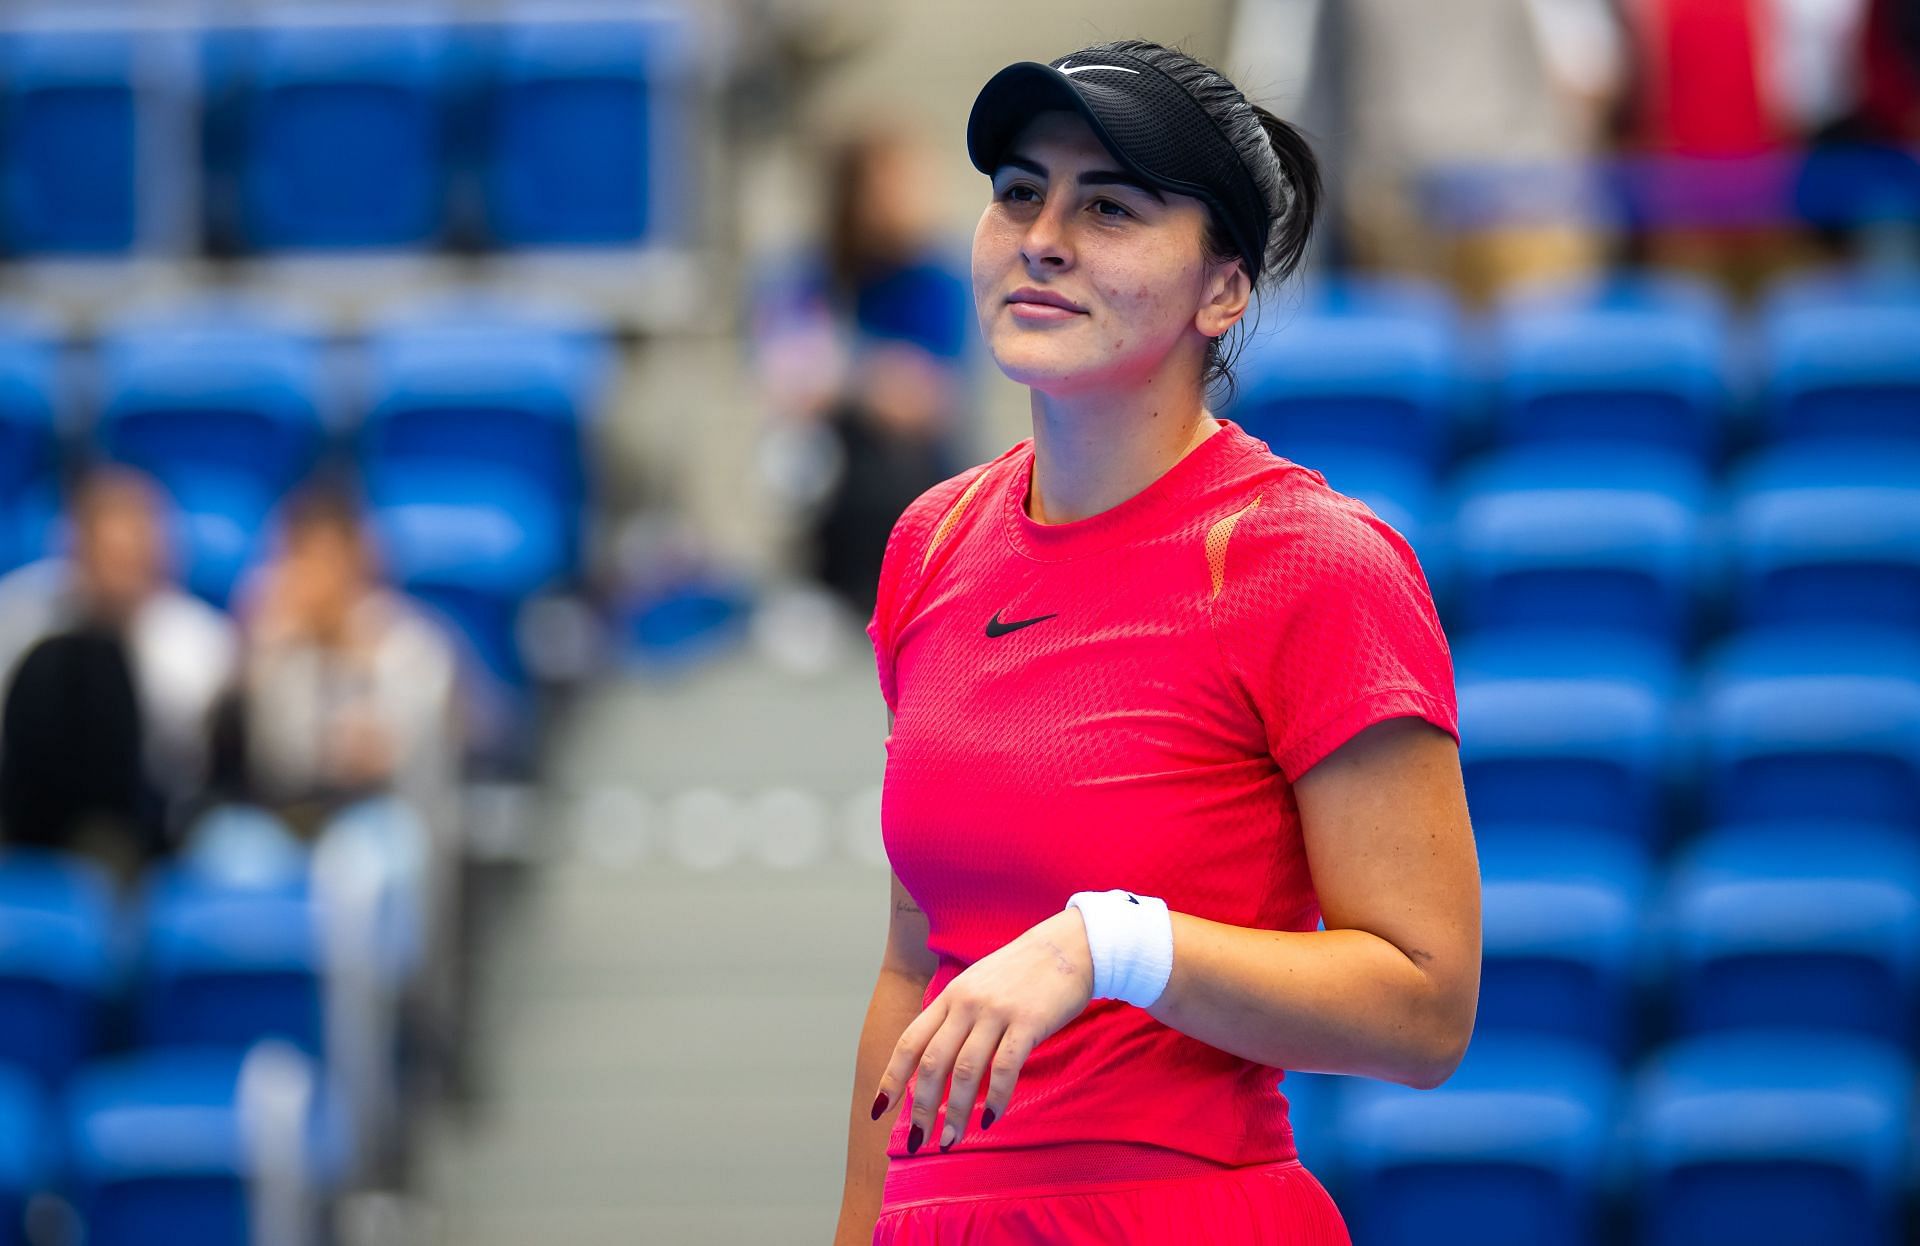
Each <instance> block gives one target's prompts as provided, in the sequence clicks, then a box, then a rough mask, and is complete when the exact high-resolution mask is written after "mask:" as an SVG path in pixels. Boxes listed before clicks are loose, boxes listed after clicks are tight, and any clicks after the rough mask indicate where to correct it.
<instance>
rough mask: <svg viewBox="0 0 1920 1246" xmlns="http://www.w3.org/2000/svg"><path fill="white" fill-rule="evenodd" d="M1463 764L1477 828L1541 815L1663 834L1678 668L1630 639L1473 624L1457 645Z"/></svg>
mask: <svg viewBox="0 0 1920 1246" xmlns="http://www.w3.org/2000/svg"><path fill="white" fill-rule="evenodd" d="M1454 669H1455V678H1456V682H1457V684H1458V688H1459V704H1460V727H1461V755H1460V760H1461V767H1462V770H1463V771H1464V773H1465V778H1466V785H1467V797H1468V803H1469V804H1470V805H1471V806H1472V808H1473V816H1474V822H1475V824H1476V825H1479V824H1482V823H1485V824H1493V823H1503V824H1518V825H1523V826H1532V825H1537V824H1540V823H1543V822H1551V823H1557V824H1563V825H1570V826H1583V827H1589V828H1595V829H1600V830H1605V831H1608V832H1611V833H1613V834H1617V835H1621V836H1624V837H1626V838H1627V839H1628V840H1630V841H1634V842H1637V843H1641V844H1644V845H1655V844H1659V843H1661V842H1664V837H1665V834H1666V826H1665V822H1664V812H1665V810H1664V805H1665V798H1666V795H1667V793H1668V792H1669V790H1670V789H1671V787H1672V785H1673V784H1674V783H1675V782H1676V781H1677V780H1678V779H1679V777H1680V771H1681V768H1682V764H1683V758H1682V755H1681V754H1680V753H1679V752H1678V751H1677V750H1676V743H1677V741H1678V740H1679V739H1680V735H1679V727H1678V726H1677V724H1676V722H1675V713H1674V711H1675V705H1676V701H1677V697H1678V684H1679V678H1680V676H1679V668H1678V666H1677V665H1676V664H1675V662H1674V660H1673V658H1672V657H1671V655H1669V654H1668V653H1666V652H1664V651H1663V650H1661V649H1660V648H1659V647H1658V646H1654V645H1651V644H1649V643H1647V642H1645V641H1642V640H1640V639H1638V638H1636V637H1632V636H1628V635H1623V634H1618V633H1608V632H1595V631H1579V630H1575V629H1545V628H1533V629H1509V630H1506V631H1501V632H1483V633H1480V634H1477V635H1474V636H1471V637H1469V638H1468V639H1467V640H1465V641H1463V642H1461V643H1460V644H1458V645H1456V646H1455V650H1454Z"/></svg>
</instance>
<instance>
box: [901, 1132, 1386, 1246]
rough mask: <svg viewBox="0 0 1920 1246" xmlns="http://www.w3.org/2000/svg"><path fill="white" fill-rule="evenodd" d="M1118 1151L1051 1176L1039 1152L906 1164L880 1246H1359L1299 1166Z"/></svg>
mask: <svg viewBox="0 0 1920 1246" xmlns="http://www.w3.org/2000/svg"><path fill="white" fill-rule="evenodd" d="M1109 1145H1112V1146H1114V1147H1116V1148H1117V1149H1114V1150H1113V1151H1112V1152H1111V1154H1106V1155H1100V1154H1090V1153H1089V1152H1088V1150H1087V1149H1085V1148H1081V1147H1073V1148H1066V1149H1069V1150H1071V1151H1072V1152H1073V1154H1074V1157H1075V1159H1074V1162H1073V1164H1072V1168H1071V1170H1070V1171H1066V1170H1058V1169H1056V1170H1055V1171H1053V1172H1052V1173H1049V1172H1047V1171H1045V1170H1044V1169H1043V1167H1041V1166H1042V1165H1050V1164H1051V1162H1053V1160H1052V1157H1044V1156H1040V1155H1034V1154H1032V1153H1028V1154H1026V1155H1022V1154H1020V1153H1018V1152H1003V1153H999V1154H995V1153H993V1152H986V1151H977V1152H973V1153H971V1154H966V1153H962V1152H957V1151H956V1152H950V1153H948V1154H946V1155H938V1154H937V1153H936V1154H935V1155H932V1156H928V1157H926V1160H925V1161H923V1162H920V1163H916V1162H914V1161H911V1160H904V1159H900V1158H896V1159H895V1160H894V1161H893V1163H892V1164H891V1165H889V1167H888V1170H887V1182H886V1187H885V1192H884V1193H883V1195H882V1197H881V1204H880V1217H879V1220H878V1221H877V1222H876V1223H875V1224H874V1231H873V1246H1114V1244H1115V1243H1126V1244H1127V1246H1187V1244H1188V1243H1194V1242H1207V1243H1210V1244H1211V1246H1351V1242H1352V1239H1351V1238H1350V1237H1349V1236H1348V1235H1347V1224H1346V1220H1345V1219H1344V1218H1343V1217H1342V1216H1341V1215H1340V1209H1339V1208H1338V1207H1336V1206H1335V1205H1334V1202H1333V1198H1332V1197H1331V1196H1330V1195H1329V1194H1328V1193H1327V1191H1326V1188H1325V1187H1324V1186H1322V1185H1321V1184H1320V1181H1319V1179H1318V1178H1316V1177H1315V1176H1314V1175H1313V1174H1312V1173H1311V1172H1309V1171H1307V1169H1306V1168H1305V1167H1304V1166H1302V1164H1301V1163H1300V1161H1299V1160H1298V1159H1287V1160H1279V1161H1276V1162H1274V1163H1269V1164H1253V1165H1249V1166H1247V1167H1244V1168H1222V1167H1218V1166H1211V1165H1209V1166H1205V1167H1201V1165H1202V1164H1203V1163H1204V1162H1203V1161H1192V1160H1188V1161H1187V1162H1186V1163H1184V1164H1182V1163H1179V1162H1178V1161H1179V1160H1183V1159H1185V1158H1186V1157H1166V1158H1164V1159H1163V1158H1161V1157H1159V1156H1152V1155H1148V1154H1143V1153H1142V1152H1144V1151H1149V1150H1151V1148H1135V1149H1133V1151H1132V1153H1129V1151H1128V1150H1127V1149H1125V1148H1124V1147H1120V1146H1119V1144H1109ZM1094 1149H1095V1150H1098V1147H1096V1148H1094ZM1169 1159H1172V1160H1174V1161H1175V1162H1174V1163H1173V1164H1171V1165H1170V1164H1169V1163H1168V1160H1169ZM955 1160H961V1161H963V1162H962V1163H961V1164H959V1165H956V1164H954V1163H953V1161H955ZM961 1169H965V1171H960V1170H961Z"/></svg>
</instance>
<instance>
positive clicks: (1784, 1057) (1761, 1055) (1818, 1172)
mask: <svg viewBox="0 0 1920 1246" xmlns="http://www.w3.org/2000/svg"><path fill="white" fill-rule="evenodd" d="M1630 1104H1631V1106H1630V1121H1631V1131H1630V1132H1631V1136H1632V1148H1633V1157H1634V1168H1635V1180H1634V1182H1633V1191H1634V1195H1635V1199H1636V1203H1637V1220H1638V1228H1639V1232H1638V1234H1637V1235H1636V1237H1635V1240H1636V1241H1638V1242H1641V1243H1645V1246H1696V1244H1697V1243H1701V1242H1846V1243H1848V1246H1894V1243H1895V1242H1896V1241H1900V1240H1902V1239H1901V1237H1900V1236H1899V1234H1900V1229H1899V1215H1900V1211H1899V1200H1900V1190H1901V1182H1902V1181H1903V1180H1904V1179H1905V1176H1906V1172H1907V1168H1908V1162H1909V1160H1908V1156H1909V1151H1910V1146H1909V1137H1908V1135H1909V1133H1910V1126H1909V1123H1908V1122H1909V1121H1910V1120H1911V1119H1912V1113H1913V1106H1914V1096H1913V1065H1912V1063H1911V1062H1910V1060H1909V1059H1908V1058H1907V1057H1906V1056H1904V1055H1902V1054H1901V1052H1900V1051H1899V1050H1897V1049H1895V1048H1890V1047H1887V1046H1886V1045H1885V1044H1882V1043H1879V1042H1876V1041H1874V1040H1872V1039H1863V1038H1857V1037H1853V1036H1850V1035H1840V1034H1825V1033H1822V1032H1820V1031H1818V1030H1777V1031H1775V1030H1748V1031H1729V1032H1726V1033H1721V1034H1710V1035H1702V1036H1700V1037H1697V1038H1691V1039H1684V1040H1681V1041H1679V1042H1676V1043H1673V1044H1671V1045H1669V1046H1667V1047H1664V1048H1662V1049H1661V1050H1660V1051H1659V1052H1658V1053H1656V1054H1655V1055H1654V1056H1653V1057H1652V1058H1651V1059H1649V1060H1648V1061H1647V1062H1646V1064H1645V1065H1644V1066H1643V1067H1642V1068H1641V1069H1640V1070H1639V1072H1638V1074H1637V1076H1636V1077H1635V1079H1634V1082H1633V1086H1632V1090H1631V1100H1630Z"/></svg>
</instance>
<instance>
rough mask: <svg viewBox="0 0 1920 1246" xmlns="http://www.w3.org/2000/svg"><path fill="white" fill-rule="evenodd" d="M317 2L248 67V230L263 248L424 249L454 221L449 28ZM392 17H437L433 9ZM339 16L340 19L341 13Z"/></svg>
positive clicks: (264, 43)
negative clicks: (446, 94)
mask: <svg viewBox="0 0 1920 1246" xmlns="http://www.w3.org/2000/svg"><path fill="white" fill-rule="evenodd" d="M342 7H347V6H339V5H318V6H315V5H311V4H309V5H305V6H300V7H298V8H295V9H294V10H292V11H291V12H286V13H283V14H281V15H280V17H281V20H279V21H276V22H275V23H273V24H270V25H267V26H265V27H263V28H262V29H261V31H260V32H259V35H258V38H257V42H256V43H255V45H254V49H253V57H252V61H251V63H250V64H249V65H248V66H247V81H248V86H247V89H246V100H245V103H244V104H243V105H242V108H243V112H244V118H245V120H244V124H243V129H244V137H243V139H242V143H241V146H242V152H243V155H242V168H241V172H240V203H241V232H242V233H243V235H244V236H245V239H246V241H247V243H248V244H249V245H250V246H253V247H256V248H259V249H263V250H283V249H309V248H313V249H318V248H342V247H388V248H392V247H418V246H426V245H429V244H432V243H434V242H436V241H438V239H439V238H440V236H441V232H442V229H443V227H444V224H445V212H446V203H445V200H446V184H447V163H448V154H447V137H446V133H445V130H446V123H445V117H444V113H445V109H446V105H445V100H444V98H443V90H444V87H445V77H446V73H447V61H448V37H447V32H446V29H445V27H443V26H441V25H439V24H437V23H435V22H432V21H427V20H420V21H407V20H399V21H393V20H388V21H381V20H379V19H378V18H373V19H372V20H368V21H367V22H365V24H354V23H355V21H357V20H358V17H359V16H360V15H362V14H368V15H371V12H372V11H371V10H369V9H368V8H367V7H366V6H352V7H350V8H348V12H347V14H346V15H344V16H343V15H341V14H340V13H339V12H338V11H339V10H340V9H341V8H342ZM383 9H384V15H386V16H389V17H391V16H394V15H396V14H398V15H399V16H401V17H405V16H406V15H408V14H410V13H412V14H419V15H421V16H422V17H426V16H430V15H432V14H434V13H435V12H437V10H435V9H433V8H431V7H426V6H421V5H417V4H416V5H404V4H402V5H395V4H389V5H386V6H383ZM330 10H331V12H330Z"/></svg>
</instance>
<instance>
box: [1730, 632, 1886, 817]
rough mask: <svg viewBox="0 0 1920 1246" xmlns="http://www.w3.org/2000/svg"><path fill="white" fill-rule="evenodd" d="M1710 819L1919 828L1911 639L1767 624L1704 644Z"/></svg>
mask: <svg viewBox="0 0 1920 1246" xmlns="http://www.w3.org/2000/svg"><path fill="white" fill-rule="evenodd" d="M1699 704H1700V717H1701V731H1702V733H1703V737H1704V738H1703V744H1704V747H1705V751H1706V759H1705V760H1706V774H1705V777H1706V788H1707V790H1706V803H1707V815H1708V820H1709V821H1710V822H1713V823H1733V822H1780V821H1809V820H1811V821H1828V820H1841V821H1860V822H1872V823H1879V824H1888V825H1894V826H1902V827H1906V828H1909V829H1910V830H1913V831H1920V639H1916V638H1915V636H1914V635H1913V634H1912V633H1911V632H1906V631H1898V630H1892V629H1886V628H1875V627H1866V626H1861V627H1850V626H1845V625H1840V624H1834V625H1830V626H1826V627H1817V628H1816V627H1810V626H1809V627H1775V628H1761V629H1754V630H1750V631H1747V632H1743V633H1739V634H1736V635H1734V636H1732V637H1729V638H1728V639H1727V640H1725V641H1723V642H1722V643H1721V644H1719V645H1718V646H1716V647H1715V648H1714V649H1713V650H1712V651H1710V652H1709V654H1708V655H1707V657H1706V659H1705V660H1704V662H1703V664H1702V668H1701V676H1700V685H1699Z"/></svg>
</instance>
